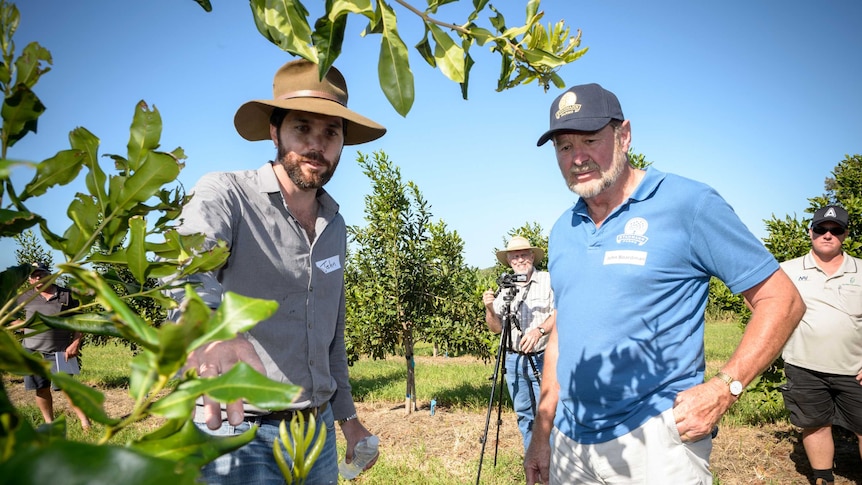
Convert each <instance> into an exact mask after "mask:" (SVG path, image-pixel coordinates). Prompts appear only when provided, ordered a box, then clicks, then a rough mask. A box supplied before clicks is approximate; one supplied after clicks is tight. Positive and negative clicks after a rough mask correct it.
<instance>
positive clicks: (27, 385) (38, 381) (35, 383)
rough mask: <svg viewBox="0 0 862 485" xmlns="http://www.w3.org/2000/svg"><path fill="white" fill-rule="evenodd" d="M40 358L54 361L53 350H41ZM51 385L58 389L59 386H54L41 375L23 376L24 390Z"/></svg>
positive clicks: (33, 389) (52, 387)
mask: <svg viewBox="0 0 862 485" xmlns="http://www.w3.org/2000/svg"><path fill="white" fill-rule="evenodd" d="M42 358H43V359H45V361H46V362H53V361H54V352H42ZM49 386H50V387H51V389H53V390H55V391H59V390H60V388H59V387H57V386H55V385H54V383H53V382H51V379H46V378H44V377H42V376H37V375H32V376H24V390H26V391H35V390H37V389H45V388H47V387H49Z"/></svg>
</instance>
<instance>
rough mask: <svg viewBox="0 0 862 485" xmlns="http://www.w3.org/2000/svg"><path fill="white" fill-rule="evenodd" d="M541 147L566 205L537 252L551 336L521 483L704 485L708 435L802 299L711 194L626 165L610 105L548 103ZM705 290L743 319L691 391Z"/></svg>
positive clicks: (581, 100)
mask: <svg viewBox="0 0 862 485" xmlns="http://www.w3.org/2000/svg"><path fill="white" fill-rule="evenodd" d="M549 140H550V141H552V142H553V146H554V153H555V155H556V159H557V164H558V166H559V168H560V171H561V172H562V175H563V178H564V180H565V182H566V185H567V186H568V187H569V188H570V189H571V190H572V191H573V192H575V193H576V194H577V195H578V196H579V200H578V201H577V202H576V204H575V205H574V206H573V207H571V208H570V209H568V210H566V211H565V212H564V213H563V214H562V216H561V217H560V218H559V219H558V220H557V222H556V223H555V224H554V226H553V228H552V230H551V234H550V238H549V245H548V249H549V272H550V274H551V284H552V287H553V291H554V297H555V303H556V307H557V314H556V315H557V331H556V332H553V333H552V334H551V336H550V342H549V343H548V347H547V350H546V351H545V374H544V376H543V377H544V378H543V381H542V396H541V401H540V404H539V412H538V416H537V418H536V422H535V424H534V427H533V437H532V440H531V442H530V448H529V450H528V452H527V456H526V458H525V464H524V466H525V472H526V475H527V483H528V484H532V483H536V482H538V481H541V482H543V483H551V484H560V483H578V484H600V483H687V484H688V483H712V474H711V472H710V470H709V456H710V453H711V450H712V440H711V433H712V431H713V429H714V428H715V427H716V425H717V424H718V422H719V420H720V419H721V416H722V415H723V414H724V413H725V411H727V409H728V408H729V407H730V406H731V405H732V404H733V403H734V402H735V401H736V400H737V399H738V397H739V395H740V393H742V391H743V389H744V387H745V386H746V385H747V384H748V383H750V382H751V381H752V380H753V379H755V377H756V376H757V375H758V374H759V373H760V372H762V371H763V369H764V368H766V366H768V365H769V364H770V363H771V362H772V361H773V359H774V358H775V357H776V356H777V355H778V353H779V352H780V351H781V348H782V347H783V345H784V343H785V342H786V340H787V338H788V337H789V336H790V334H791V333H792V332H793V329H794V328H795V327H796V325H797V323H798V322H799V319H800V318H801V316H802V313H803V312H804V305H803V304H802V299H801V297H800V296H799V293H798V292H797V291H796V289H795V288H794V286H793V283H791V282H790V280H789V279H788V278H787V276H786V275H785V274H784V272H783V271H782V270H781V269H780V268H779V265H778V262H777V261H776V260H775V258H773V257H772V255H771V254H770V253H769V252H768V251H767V250H766V249H765V248H764V246H763V244H762V243H761V242H760V241H758V240H757V238H756V237H754V235H752V234H751V232H749V231H748V229H747V228H746V227H745V225H744V224H743V223H742V221H740V220H739V217H737V216H736V214H735V213H734V211H733V209H732V208H731V207H730V205H728V203H727V202H725V201H724V199H722V198H721V197H720V196H719V195H718V194H717V193H716V192H715V190H713V189H712V188H710V187H708V186H706V185H704V184H702V183H699V182H695V181H692V180H689V179H685V178H682V177H679V176H676V175H672V174H667V173H663V172H661V171H659V170H657V169H656V168H654V167H649V168H648V169H647V170H638V169H635V168H634V167H633V166H632V165H631V164H630V163H628V159H627V153H628V150H629V145H630V141H631V125H630V123H629V121H628V120H626V119H625V117H624V116H623V113H622V109H621V107H620V103H619V101H618V100H617V97H616V96H615V95H614V94H613V93H611V92H610V91H607V90H605V89H604V88H602V87H601V86H599V85H598V84H586V85H580V86H575V87H573V88H571V89H569V90H567V91H566V92H565V93H563V94H562V95H560V96H559V97H558V98H557V99H556V100H554V102H553V104H552V105H551V109H550V127H549V129H548V130H547V131H546V132H545V133H544V134H543V135H542V136H541V137H540V138H539V141H538V145H543V144H544V143H545V142H547V141H549ZM713 276H715V277H717V278H719V279H720V280H722V281H724V282H725V284H727V286H728V287H729V288H730V289H731V290H732V291H733V292H735V293H742V294H743V295H744V296H745V298H746V300H747V301H748V302H749V303H750V305H751V307H752V308H753V312H752V317H751V320H750V321H749V323H748V325H747V328H746V331H745V335H744V337H743V339H742V341H741V343H740V345H739V347H738V348H737V349H736V351H735V352H734V353H733V356H732V357H731V358H730V360H729V361H728V362H726V363H725V364H724V365H723V366H722V367H721V372H719V373H718V374H716V375H714V376H704V371H705V369H704V351H703V348H704V347H703V346H704V344H703V331H704V310H705V308H706V301H707V296H708V294H709V280H710V278H711V277H713ZM705 377H706V379H705ZM704 381H706V382H704ZM552 450H553V451H552Z"/></svg>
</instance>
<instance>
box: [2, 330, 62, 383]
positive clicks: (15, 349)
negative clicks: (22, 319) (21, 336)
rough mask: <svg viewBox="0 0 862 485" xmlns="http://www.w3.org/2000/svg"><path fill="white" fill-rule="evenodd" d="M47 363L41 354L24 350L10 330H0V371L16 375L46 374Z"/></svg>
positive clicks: (47, 369)
mask: <svg viewBox="0 0 862 485" xmlns="http://www.w3.org/2000/svg"><path fill="white" fill-rule="evenodd" d="M49 370H50V369H49V368H48V365H47V364H46V363H45V360H44V359H42V356H41V355H38V354H35V355H34V354H32V353H30V352H27V351H26V350H24V347H21V344H20V343H19V342H18V340H17V339H15V338H13V337H12V334H11V332H6V331H3V332H0V371H3V372H8V373H11V374H18V375H28V374H33V375H39V376H47V375H48V371H49Z"/></svg>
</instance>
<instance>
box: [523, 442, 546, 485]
mask: <svg viewBox="0 0 862 485" xmlns="http://www.w3.org/2000/svg"><path fill="white" fill-rule="evenodd" d="M533 438H535V435H533ZM533 438H531V439H530V446H529V447H527V453H526V454H525V455H524V473H525V474H526V476H527V485H534V484H536V483H548V473H549V472H548V470H549V469H550V466H551V442H550V440H549V439H538V440H537V439H533Z"/></svg>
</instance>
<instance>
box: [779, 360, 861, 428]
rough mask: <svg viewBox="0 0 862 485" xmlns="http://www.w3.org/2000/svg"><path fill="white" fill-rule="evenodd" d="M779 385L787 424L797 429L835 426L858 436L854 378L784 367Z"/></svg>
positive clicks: (857, 389)
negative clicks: (791, 424) (784, 382)
mask: <svg viewBox="0 0 862 485" xmlns="http://www.w3.org/2000/svg"><path fill="white" fill-rule="evenodd" d="M784 374H785V375H786V376H787V383H786V384H784V385H783V386H781V394H782V395H783V396H784V405H785V406H786V407H787V410H788V411H790V422H791V423H793V424H794V425H795V426H799V427H800V428H821V427H823V426H828V425H831V424H837V425H839V426H841V427H844V428H847V429H848V430H850V431H852V432H854V433H857V434H859V433H862V385H860V384H859V381H857V380H856V376H844V375H837V374H827V373H825V372H817V371H813V370H808V369H803V368H801V367H796V366H794V365H791V364H784Z"/></svg>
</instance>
